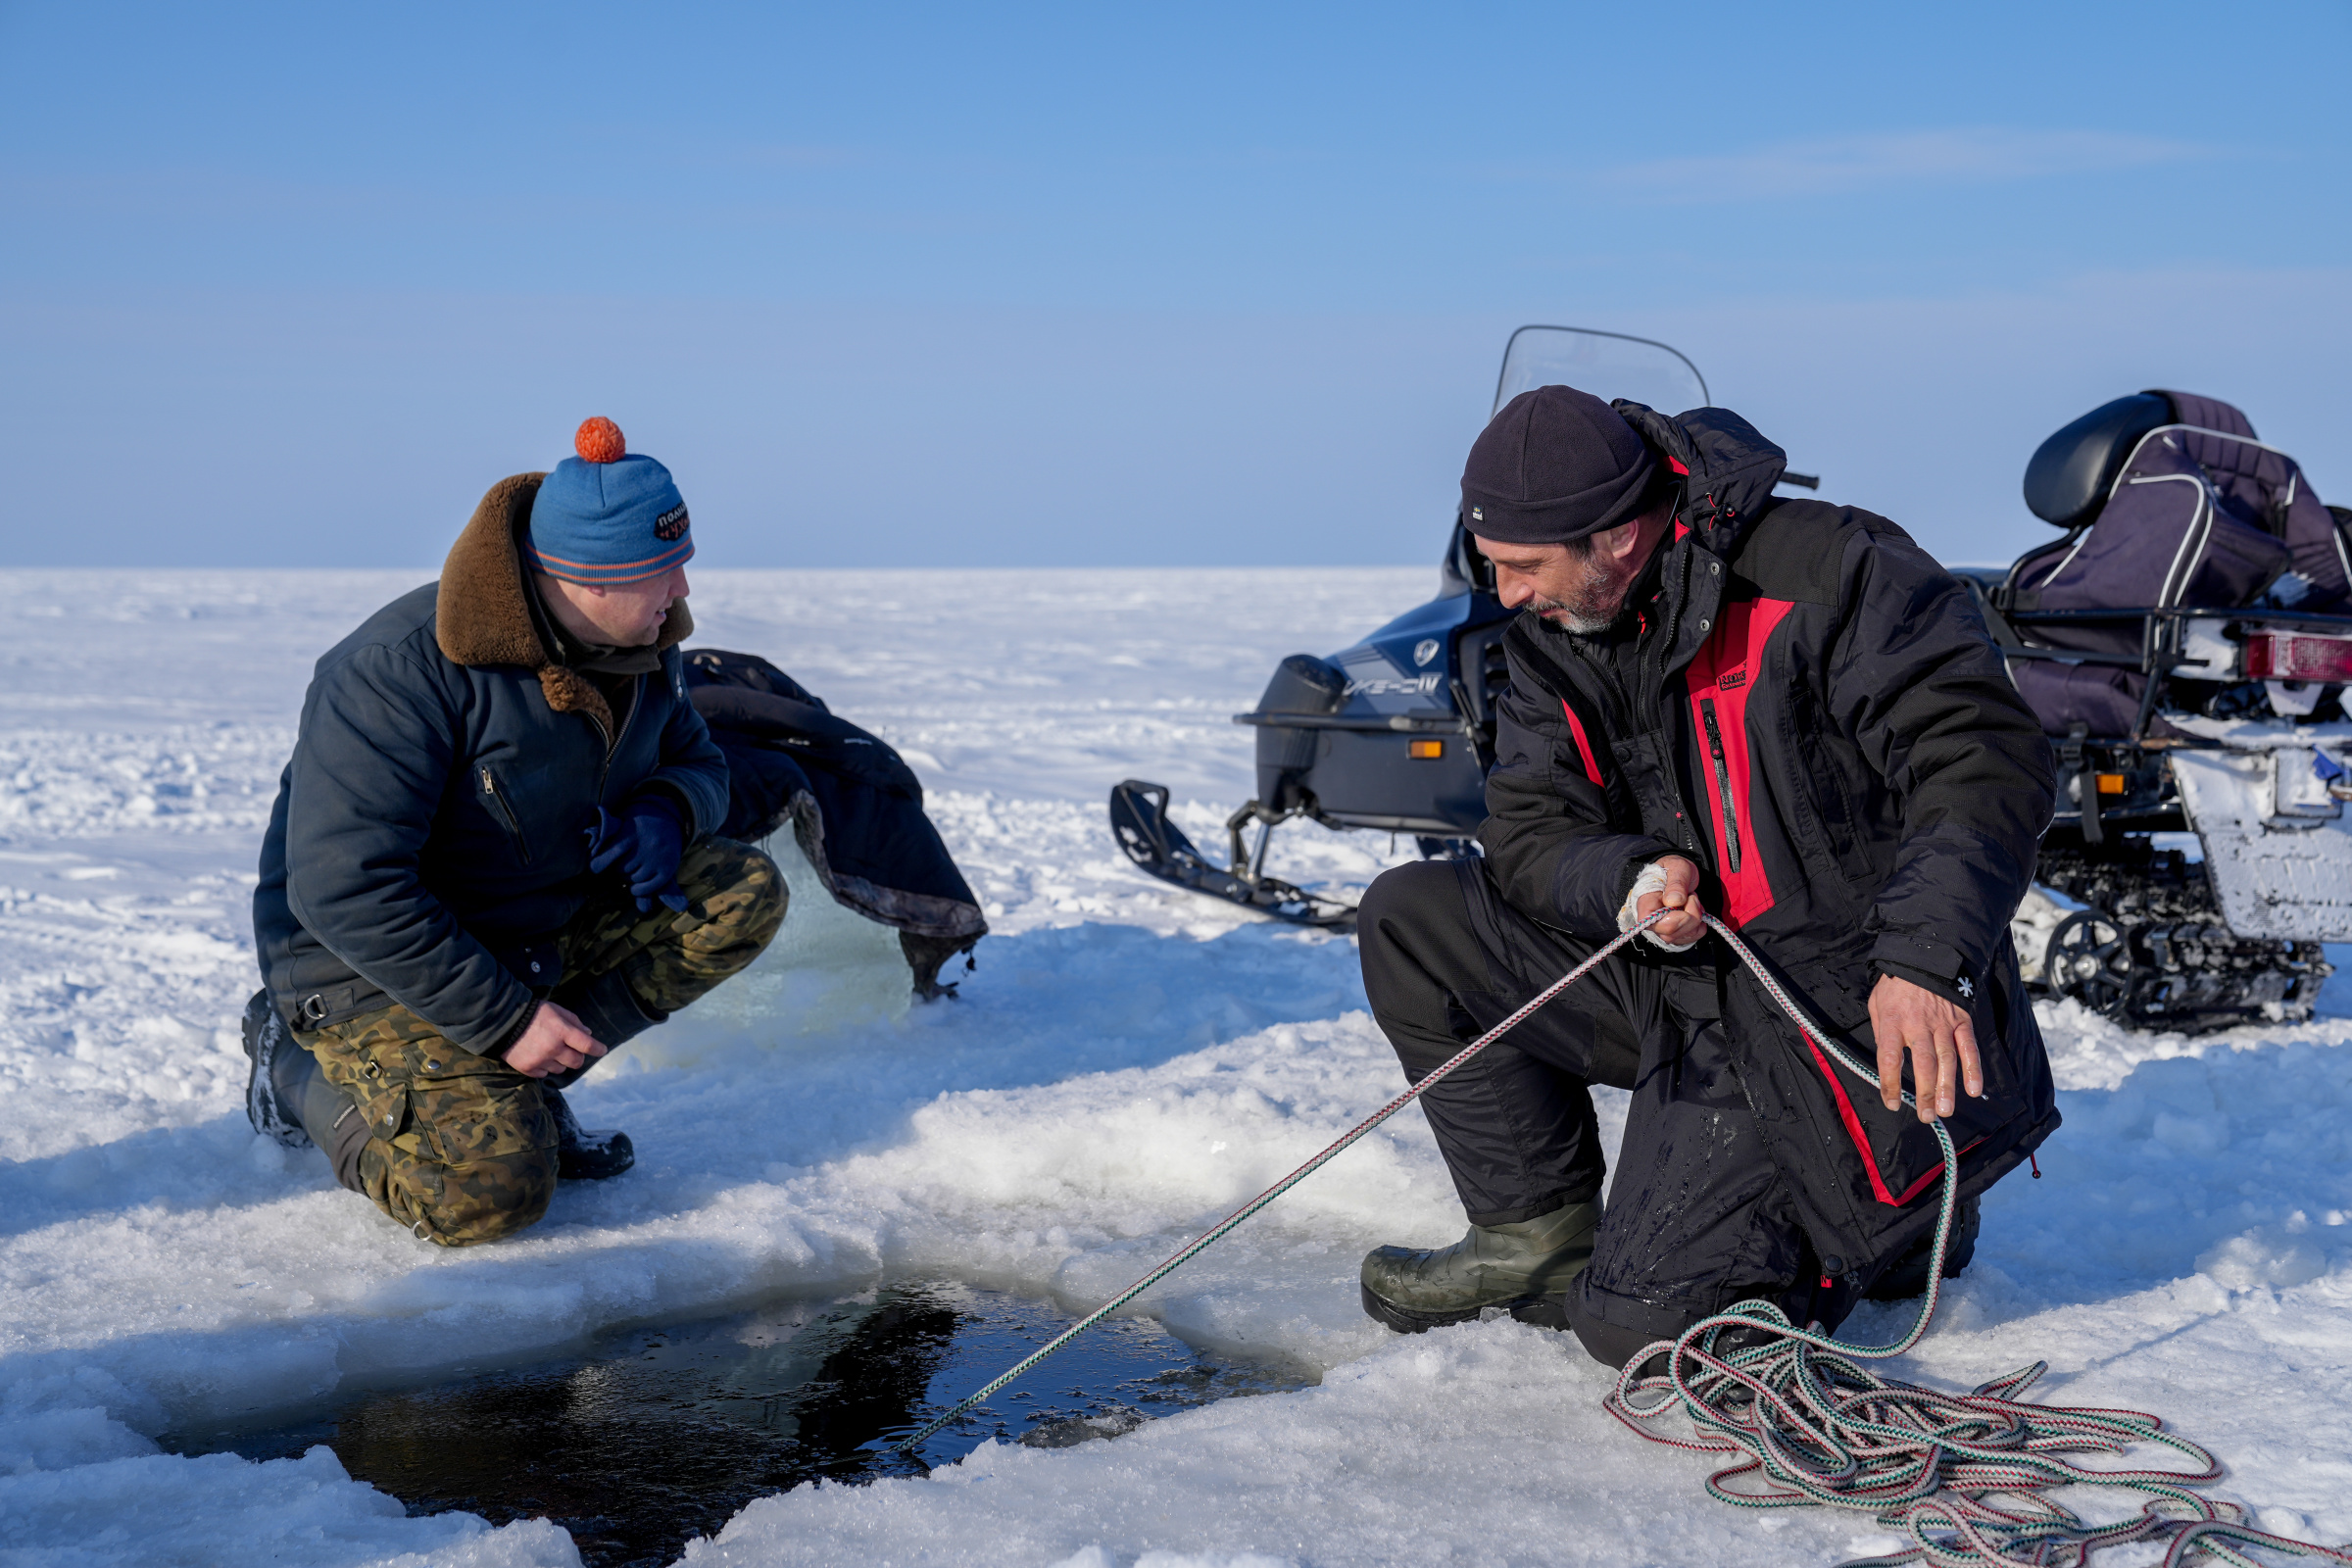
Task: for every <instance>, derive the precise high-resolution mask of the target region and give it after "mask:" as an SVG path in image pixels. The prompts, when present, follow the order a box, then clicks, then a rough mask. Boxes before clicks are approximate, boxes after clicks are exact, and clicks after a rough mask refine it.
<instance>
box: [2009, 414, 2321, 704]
mask: <svg viewBox="0 0 2352 1568" xmlns="http://www.w3.org/2000/svg"><path fill="white" fill-rule="evenodd" d="M2025 491H2026V504H2027V505H2028V506H2029V507H2030V508H2032V510H2033V511H2034V515H2036V516H2039V517H2042V518H2044V519H2046V520H2048V521H2050V522H2054V523H2058V524H2060V525H2061V526H2063V527H2065V528H2066V529H2067V535H2066V537H2065V538H2063V539H2060V540H2057V541H2055V542H2053V543H2051V544H2047V545H2042V546H2039V547H2037V548H2036V549H2034V550H2031V551H2028V552H2027V553H2026V554H2025V555H2024V556H2023V557H2021V558H2019V560H2018V562H2017V563H2016V564H2015V565H2013V566H2012V567H2011V568H2010V570H2009V576H2008V580H2007V582H2006V583H2005V584H2004V585H2003V587H2002V590H2001V592H2000V593H1999V594H1998V595H1997V596H1996V597H1997V599H1998V601H1999V603H2000V608H2001V609H2002V610H2003V611H2004V612H2005V613H2007V615H2008V617H2009V621H2010V623H2011V624H2012V625H2013V626H2014V627H2015V628H2016V629H2017V631H2018V632H2019V633H2020V634H2021V635H2022V636H2023V638H2024V640H2025V642H2026V643H2028V644H2030V645H2034V646H2037V647H2039V648H2043V649H2047V650H2051V651H2053V652H2064V653H2071V654H2080V655H2084V656H2087V657H2086V658H2085V659H2084V660H2082V662H2064V661H2057V660H2051V659H2047V658H2042V659H2034V658H2022V659H2016V660H2013V661H2012V664H2011V667H2012V670H2013V673H2014V675H2015V678H2016V680H2017V684H2018V688H2019V690H2020V691H2022V692H2023V693H2024V694H2025V697H2026V700H2027V701H2028V702H2030V703H2032V704H2033V705H2034V710H2035V711H2036V712H2038V713H2039V714H2040V715H2041V718H2042V723H2043V726H2044V727H2045V728H2046V729H2047V730H2048V731H2049V732H2050V733H2051V734H2053V735H2065V734H2068V733H2070V732H2072V731H2073V729H2074V726H2075V725H2077V724H2082V725H2085V726H2087V729H2088V733H2089V734H2091V735H2093V736H2098V737H2102V738H2107V737H2122V736H2125V735H2129V734H2131V733H2133V732H2134V731H2135V730H2136V729H2137V727H2138V725H2139V723H2140V718H2141V713H2142V711H2143V709H2144V708H2145V706H2146V705H2145V701H2144V699H2145V697H2146V693H2147V677H2146V676H2145V675H2143V674H2141V673H2140V672H2139V671H2138V669H2137V668H2136V667H2135V666H2137V665H2138V663H2139V655H2140V653H2141V650H2142V647H2143V644H2144V640H2145V637H2146V635H2147V631H2146V613H2147V612H2149V611H2151V610H2167V609H2174V608H2190V609H2216V610H2235V609H2245V608H2251V607H2254V606H2256V605H2257V603H2258V602H2260V603H2263V604H2268V605H2270V606H2272V607H2274V608H2278V609H2292V610H2297V611H2300V612H2303V613H2341V612H2342V611H2343V610H2344V609H2345V608H2346V606H2347V604H2352V554H2348V553H2347V550H2346V544H2345V538H2344V530H2343V528H2342V526H2341V524H2340V522H2339V521H2338V519H2337V518H2336V517H2335V516H2334V515H2332V514H2331V513H2330V512H2329V511H2328V509H2327V507H2325V506H2323V505H2322V504H2321V503H2320V500H2319V498H2318V497H2317V496H2316V495H2314V494H2312V491H2311V487H2310V485H2309V484H2308V483H2306V482H2305V480H2304V478H2303V474H2302V470H2301V469H2300V468H2299V467H2298V466H2296V464H2295V462H2294V460H2293V459H2292V458H2289V457H2288V456H2287V455H2286V454H2285V453H2283V452H2280V451H2278V449H2277V448H2275V447H2269V446H2265V445H2264V444H2263V443H2262V442H2261V441H2260V440H2259V439H2258V438H2257V437H2256V436H2255V434H2254V426H2253V424H2252V423H2251V422H2250V421H2249V420H2248V419H2247V418H2246V417H2245V416H2244V415H2243V414H2241V413H2240V412H2238V411H2237V410H2236V409H2234V408H2232V407H2230V406H2229V404H2227V403H2222V402H2218V401H2216V400H2215V399H2212V398H2204V397H2197V396H2195V395H2193V394H2190V393H2184V392H2141V393H2138V394H2135V395H2134V396H2131V397H2127V398H2118V399H2116V400H2115V401H2114V402H2112V403H2108V404H2105V405H2103V406H2101V407H2099V408H2097V409H2094V410H2092V411H2091V412H2090V413H2089V414H2086V415H2084V416H2083V417H2082V418H2080V419H2077V420H2075V421H2074V422H2073V423H2071V424H2069V425H2067V426H2066V427H2065V428H2064V429H2062V430H2060V431H2058V432H2057V434H2055V435H2053V436H2051V437H2050V438H2049V440H2047V441H2045V442H2043V443H2042V445H2041V447H2040V449H2039V450H2038V451H2036V452H2035V453H2034V458H2033V461H2032V462H2031V463H2029V464H2028V465H2027V466H2026V480H2025Z"/></svg>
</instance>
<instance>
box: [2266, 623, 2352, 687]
mask: <svg viewBox="0 0 2352 1568" xmlns="http://www.w3.org/2000/svg"><path fill="white" fill-rule="evenodd" d="M2246 678H2247V679H2248V680H2316V681H2329V682H2352V637H2316V636H2313V635H2311V634H2310V633H2308V632H2299V631H2258V632H2252V633H2249V634H2248V635H2247V637H2246Z"/></svg>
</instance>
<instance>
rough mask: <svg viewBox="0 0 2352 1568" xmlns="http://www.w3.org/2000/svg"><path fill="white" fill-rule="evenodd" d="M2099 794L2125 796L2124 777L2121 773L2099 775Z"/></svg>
mask: <svg viewBox="0 0 2352 1568" xmlns="http://www.w3.org/2000/svg"><path fill="white" fill-rule="evenodd" d="M2099 793H2100V794H2101V795H2121V794H2123V793H2124V775H2123V774H2121V773H2101V774H2100V775H2099Z"/></svg>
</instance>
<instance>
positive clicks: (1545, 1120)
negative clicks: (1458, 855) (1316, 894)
mask: <svg viewBox="0 0 2352 1568" xmlns="http://www.w3.org/2000/svg"><path fill="white" fill-rule="evenodd" d="M1356 934H1357V941H1358V944H1359V946H1360V949H1361V953H1362V958H1363V967H1364V990H1365V992H1366V994H1367V995H1368V996H1369V998H1370V999H1371V1003H1372V1011H1373V1014H1374V1016H1375V1017H1377V1018H1378V1019H1379V1021H1380V1026H1381V1028H1382V1030H1383V1031H1384V1032H1385V1033H1386V1034H1387V1035H1388V1037H1389V1043H1390V1044H1391V1045H1392V1046H1394V1047H1395V1048H1396V1050H1397V1058H1398V1059H1399V1060H1400V1061H1401V1062H1402V1063H1403V1065H1404V1074H1405V1079H1406V1081H1407V1082H1410V1083H1418V1082H1420V1081H1421V1079H1422V1078H1424V1077H1425V1076H1427V1075H1428V1073H1429V1072H1430V1071H1431V1069H1433V1068H1435V1067H1437V1066H1438V1065H1439V1064H1441V1063H1442V1062H1444V1061H1445V1060H1446V1058H1447V1057H1449V1056H1451V1055H1453V1054H1455V1053H1457V1052H1459V1051H1460V1050H1461V1049H1462V1047H1464V1046H1466V1045H1468V1044H1469V1043H1470V1042H1471V1041H1473V1040H1475V1039H1477V1038H1478V1037H1479V1036H1480V1035H1481V1034H1484V1033H1485V1032H1486V1031H1487V1030H1488V1029H1491V1028H1493V1027H1494V1026H1495V1024H1497V1023H1500V1022H1501V1021H1502V1020H1503V1019H1504V1018H1506V1017H1508V1016H1509V1015H1510V1014H1511V1013H1512V1012H1513V1011H1515V1010H1516V1009H1517V1008H1518V1007H1519V1006H1520V1005H1522V1004H1524V1003H1525V1002H1526V1001H1527V1000H1528V998H1530V997H1532V996H1534V995H1535V994H1536V993H1537V992H1539V991H1541V990H1543V989H1544V987H1545V986H1547V985H1549V984H1550V983H1551V982H1552V981H1554V980H1556V979H1558V978H1559V977H1560V976H1561V975H1563V974H1565V973H1567V972H1568V971H1569V970H1570V969H1571V968H1573V967H1575V966H1576V965H1577V964H1579V963H1581V962H1583V961H1584V960H1585V959H1586V958H1588V957H1590V956H1592V954H1593V949H1594V947H1595V946H1597V944H1594V943H1590V942H1585V941H1582V940H1580V939H1578V938H1576V937H1573V936H1570V935H1568V934H1567V933H1565V932H1562V931H1557V930H1554V929H1552V928H1550V927H1548V926H1544V925H1539V924H1538V923H1536V922H1535V921H1533V920H1531V919H1529V918H1528V917H1527V916H1526V915H1524V914H1521V913H1520V912H1519V911H1518V910H1517V909H1516V908H1514V907H1511V906H1510V905H1509V904H1506V903H1505V902H1504V901H1503V899H1502V896H1501V894H1500V893H1499V892H1498V891H1497V890H1496V889H1495V884H1494V882H1493V880H1492V879H1491V878H1490V877H1489V876H1488V874H1487V869H1486V865H1485V862H1484V861H1481V860H1428V861H1423V862H1421V863H1419V864H1416V865H1405V866H1399V867H1397V868H1396V869H1394V870H1391V871H1388V872H1386V873H1385V874H1383V875H1382V876H1381V877H1380V878H1379V879H1378V880H1377V881H1375V882H1374V883H1373V884H1372V886H1371V888H1370V889H1369V890H1368V891H1367V892H1366V893H1365V895H1364V900H1363V905H1362V907H1361V909H1360V910H1359V912H1358V915H1357V919H1356ZM1720 955H1721V948H1720V945H1719V944H1716V943H1712V942H1708V943H1702V944H1700V945H1699V946H1698V947H1697V948H1694V949H1692V950H1691V952H1690V953H1688V954H1683V955H1670V954H1667V953H1665V952H1663V951H1661V950H1659V949H1657V948H1656V947H1654V946H1651V945H1650V944H1647V943H1642V942H1637V943H1635V944H1633V945H1632V946H1631V947H1628V948H1624V949H1621V950H1619V952H1618V954H1617V955H1616V956H1613V957H1611V958H1610V959H1609V960H1608V961H1607V962H1605V963H1603V964H1601V965H1600V966H1599V967H1597V968H1595V969H1594V970H1593V972H1592V973H1590V974H1588V975H1586V976H1585V978H1584V979H1582V980H1580V981H1578V982H1577V983H1576V984H1575V985H1574V986H1572V987H1570V988H1569V989H1568V990H1567V991H1566V992H1565V993H1564V994H1562V995H1561V996H1559V997H1557V998H1555V999H1553V1000H1552V1001H1551V1002H1550V1003H1549V1004H1548V1005H1545V1006H1544V1008H1542V1009H1541V1010H1540V1011H1538V1012H1537V1013H1535V1014H1534V1015H1533V1016H1532V1017H1530V1018H1528V1019H1527V1020H1526V1021H1525V1022H1523V1023H1521V1024H1520V1025H1519V1026H1518V1027H1517V1028H1516V1029H1514V1030H1512V1031H1511V1032H1510V1033H1509V1034H1507V1035H1505V1036H1503V1037H1502V1038H1501V1039H1500V1040H1498V1041H1496V1042H1495V1044H1494V1045H1492V1046H1489V1047H1488V1048H1487V1049H1486V1050H1485V1051H1483V1052H1481V1053H1480V1054H1478V1055H1476V1056H1474V1057H1472V1058H1471V1060H1470V1061H1469V1062H1468V1063H1467V1064H1466V1065H1464V1066H1462V1067H1459V1068H1457V1069H1455V1070H1454V1071H1453V1072H1452V1073H1451V1074H1449V1075H1448V1076H1447V1077H1446V1078H1445V1079H1443V1080H1441V1081H1440V1082H1439V1083H1438V1084H1437V1086H1436V1087H1435V1088H1433V1089H1431V1090H1430V1091H1429V1093H1428V1094H1426V1095H1424V1096H1422V1097H1421V1107H1422V1110H1423V1111H1424V1113H1425V1114H1426V1115H1427V1116H1428V1118H1429V1125H1430V1129H1431V1131H1433V1132H1434V1133H1435V1134H1436V1135H1437V1140H1438V1148H1439V1151H1440V1152H1442V1153H1443V1154H1444V1155H1445V1156H1446V1168H1447V1169H1448V1170H1449V1171H1451V1172H1452V1175H1453V1183H1454V1188H1455V1190H1456V1191H1457V1192H1458V1193H1460V1195H1461V1199H1462V1206H1463V1207H1464V1208H1465V1209H1467V1210H1468V1211H1469V1217H1470V1222H1471V1223H1472V1224H1474V1225H1505V1224H1509V1223H1511V1222H1513V1221H1516V1220H1523V1219H1532V1218H1534V1217H1535V1216H1536V1215H1539V1214H1545V1213H1549V1212H1550V1211H1551V1210H1553V1209H1555V1208H1558V1207H1559V1206H1560V1205H1561V1204H1563V1203H1571V1202H1589V1201H1593V1200H1594V1199H1597V1198H1598V1197H1599V1196H1600V1193H1601V1184H1602V1178H1603V1177H1604V1175H1605V1174H1606V1163H1607V1162H1606V1159H1605V1156H1604V1155H1603V1153H1602V1150H1601V1138H1600V1131H1599V1127H1598V1124H1597V1119H1596V1116H1595V1113H1594V1108H1593V1094H1592V1086H1593V1085H1594V1084H1605V1085H1608V1086H1610V1087H1612V1088H1617V1089H1625V1090H1630V1091H1631V1092H1632V1094H1633V1103H1632V1105H1631V1106H1630V1107H1629V1108H1628V1110H1627V1113H1626V1127H1625V1139H1624V1144H1623V1147H1622V1149H1621V1151H1620V1154H1619V1165H1618V1169H1617V1177H1616V1182H1615V1184H1614V1186H1612V1187H1611V1189H1610V1191H1609V1194H1608V1201H1607V1202H1606V1204H1605V1205H1604V1207H1603V1212H1602V1217H1601V1222H1600V1230H1599V1233H1598V1234H1597V1236H1596V1237H1595V1238H1594V1250H1593V1262H1592V1264H1591V1266H1590V1267H1588V1268H1587V1269H1586V1270H1585V1271H1584V1273H1583V1274H1582V1275H1580V1276H1579V1277H1578V1280H1577V1283H1576V1286H1575V1288H1574V1289H1573V1290H1571V1292H1570V1293H1569V1299H1568V1319H1569V1324H1570V1326H1571V1327H1572V1328H1573V1329H1575V1331H1576V1334H1577V1337H1578V1339H1579V1340H1581V1341H1582V1342H1583V1343H1584V1346H1585V1348H1586V1349H1587V1350H1589V1351H1590V1352H1592V1354H1593V1357H1594V1358H1595V1359H1597V1360H1600V1361H1602V1362H1605V1363H1606V1364H1608V1365H1610V1366H1622V1365H1624V1364H1625V1362H1626V1361H1627V1360H1629V1359H1631V1358H1632V1356H1633V1354H1634V1352H1635V1351H1636V1350H1638V1349H1640V1348H1642V1346H1644V1345H1646V1344H1648V1343H1650V1342H1651V1341H1653V1340H1661V1339H1671V1338H1673V1337H1674V1336H1675V1335H1677V1334H1680V1333H1681V1332H1682V1331H1683V1330H1684V1329H1687V1328H1689V1327H1690V1326H1691V1324H1692V1323H1695V1322H1697V1321H1698V1320H1699V1319H1700V1318H1702V1317H1706V1316H1708V1315H1710V1314H1712V1313H1714V1312H1718V1311H1720V1310H1722V1309H1723V1308H1724V1307H1726V1306H1729V1305H1730V1304H1732V1303H1733V1302H1734V1301H1738V1300H1742V1299H1747V1298H1750V1297H1762V1298H1764V1299H1768V1300H1775V1301H1778V1302H1779V1303H1780V1304H1781V1306H1782V1307H1783V1308H1784V1309H1785V1310H1787V1311H1788V1312H1789V1315H1790V1316H1791V1317H1793V1318H1794V1319H1795V1320H1796V1321H1797V1322H1799V1323H1803V1322H1807V1321H1810V1320H1814V1319H1818V1320H1820V1321H1821V1322H1822V1323H1823V1324H1824V1325H1826V1326H1828V1327H1830V1328H1835V1327H1837V1325H1838V1322H1839V1321H1841V1320H1842V1319H1843V1318H1844V1316H1845V1314H1846V1312H1847V1311H1849V1310H1850V1309H1851V1308H1852V1306H1853V1303H1854V1300H1855V1295H1854V1292H1853V1290H1852V1288H1851V1287H1850V1286H1849V1285H1848V1284H1846V1283H1845V1282H1844V1281H1843V1280H1838V1281H1835V1282H1833V1281H1832V1280H1831V1279H1830V1278H1829V1277H1828V1275H1826V1274H1825V1273H1824V1271H1823V1267H1822V1264H1821V1263H1820V1261H1819V1259H1818V1258H1817V1257H1816V1255H1815V1254H1814V1251H1813V1249H1812V1247H1811V1245H1810V1243H1809V1242H1808V1241H1807V1239H1806V1237H1805V1234H1804V1231H1803V1229H1802V1227H1801V1226H1800V1225H1799V1224H1798V1223H1797V1220H1796V1217H1795V1211H1794V1208H1793V1205H1792V1204H1791V1203H1790V1201H1789V1190H1788V1188H1787V1186H1786V1180H1785V1178H1784V1177H1783V1176H1782V1174H1781V1172H1780V1170H1779V1169H1778V1167H1777V1166H1776V1165H1775V1164H1774V1162H1773V1161H1772V1159H1771V1157H1770V1156H1769V1154H1768V1152H1767V1151H1766V1148H1765V1145H1764V1140H1763V1135H1762V1132H1761V1130H1760V1129H1759V1127H1758V1125H1757V1122H1756V1117H1755V1115H1754V1113H1753V1112H1752V1111H1751V1110H1750V1109H1749V1107H1748V1103H1747V1099H1746V1096H1745V1095H1744V1093H1743V1092H1742V1090H1741V1088H1740V1080H1739V1076H1738V1074H1737V1072H1736V1071H1735V1070H1734V1068H1733V1065H1732V1062H1731V1059H1730V1054H1729V1050H1728V1041H1727V1039H1726V1036H1725V1033H1724V1023H1723V1017H1722V1010H1723V1009H1722V1006H1721V1002H1720V999H1721V995H1722V972H1721V970H1720V968H1719V962H1720V961H1721V959H1720ZM1848 1277H1849V1278H1850V1276H1848Z"/></svg>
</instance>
